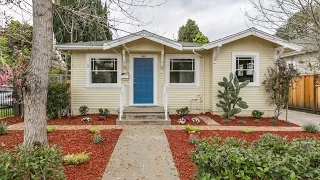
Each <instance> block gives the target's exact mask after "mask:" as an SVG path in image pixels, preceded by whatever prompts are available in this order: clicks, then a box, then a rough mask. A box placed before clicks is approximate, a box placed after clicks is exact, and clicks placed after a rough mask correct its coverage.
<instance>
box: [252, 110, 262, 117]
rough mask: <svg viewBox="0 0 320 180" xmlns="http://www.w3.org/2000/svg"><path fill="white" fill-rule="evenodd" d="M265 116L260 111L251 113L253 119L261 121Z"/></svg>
mask: <svg viewBox="0 0 320 180" xmlns="http://www.w3.org/2000/svg"><path fill="white" fill-rule="evenodd" d="M263 115H264V112H262V111H259V110H253V111H252V112H251V117H252V118H253V119H260V118H261V117H262V116H263Z"/></svg>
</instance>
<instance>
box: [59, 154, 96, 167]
mask: <svg viewBox="0 0 320 180" xmlns="http://www.w3.org/2000/svg"><path fill="white" fill-rule="evenodd" d="M89 158H90V153H86V152H82V153H73V154H68V155H66V156H64V157H63V160H64V162H65V163H66V164H69V165H79V164H82V163H85V162H87V161H88V160H89Z"/></svg>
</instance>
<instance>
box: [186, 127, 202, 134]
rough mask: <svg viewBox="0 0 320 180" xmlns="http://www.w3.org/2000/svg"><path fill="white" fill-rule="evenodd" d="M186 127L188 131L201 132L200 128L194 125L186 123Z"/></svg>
mask: <svg viewBox="0 0 320 180" xmlns="http://www.w3.org/2000/svg"><path fill="white" fill-rule="evenodd" d="M184 128H185V130H186V132H196V133H198V132H200V128H197V127H193V126H190V125H186V126H185V127H184Z"/></svg>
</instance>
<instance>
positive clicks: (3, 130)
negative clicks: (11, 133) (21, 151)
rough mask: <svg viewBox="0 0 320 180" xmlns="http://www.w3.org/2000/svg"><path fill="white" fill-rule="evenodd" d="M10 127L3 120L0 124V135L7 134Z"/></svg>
mask: <svg viewBox="0 0 320 180" xmlns="http://www.w3.org/2000/svg"><path fill="white" fill-rule="evenodd" d="M7 131H8V128H7V123H5V122H1V124H0V136H1V135H5V134H7Z"/></svg>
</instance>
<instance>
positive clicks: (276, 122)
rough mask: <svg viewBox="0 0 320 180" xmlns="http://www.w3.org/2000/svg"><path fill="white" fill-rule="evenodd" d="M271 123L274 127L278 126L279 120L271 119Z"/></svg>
mask: <svg viewBox="0 0 320 180" xmlns="http://www.w3.org/2000/svg"><path fill="white" fill-rule="evenodd" d="M269 123H270V124H272V125H277V124H278V120H276V119H271V120H270V121H269Z"/></svg>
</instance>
